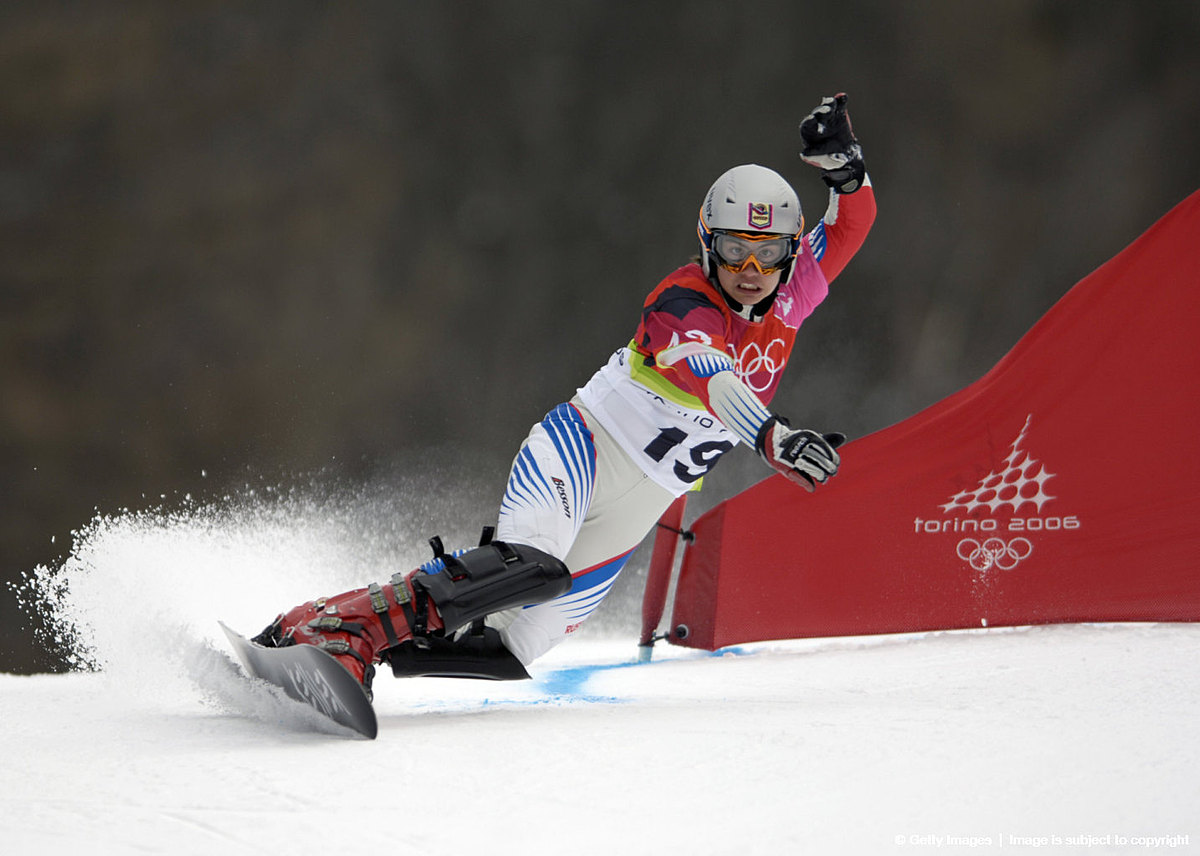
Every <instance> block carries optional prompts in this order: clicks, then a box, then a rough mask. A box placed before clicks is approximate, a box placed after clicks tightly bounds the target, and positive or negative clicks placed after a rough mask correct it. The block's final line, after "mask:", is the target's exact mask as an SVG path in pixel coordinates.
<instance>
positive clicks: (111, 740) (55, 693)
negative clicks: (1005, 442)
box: [0, 503, 1200, 854]
mask: <svg viewBox="0 0 1200 856" xmlns="http://www.w3.org/2000/svg"><path fill="white" fill-rule="evenodd" d="M353 517H354V515H353V514H351V515H350V516H349V518H347V517H341V518H339V517H338V515H336V514H332V515H331V514H330V509H329V508H328V507H320V508H307V507H304V508H297V507H296V506H295V505H291V504H287V503H283V504H281V505H280V506H279V507H278V508H275V509H274V510H271V509H269V508H266V507H263V508H259V509H258V510H257V511H255V513H254V514H249V515H248V514H246V513H245V512H244V510H243V511H242V512H235V513H231V512H229V511H228V510H226V511H221V512H216V511H212V510H197V511H192V512H189V513H186V514H180V515H175V516H168V515H164V516H154V515H140V516H139V515H127V516H124V517H119V518H116V519H109V520H100V521H97V522H95V523H94V524H93V525H92V527H90V528H89V530H87V531H85V532H83V533H81V535H80V537H79V538H78V539H77V542H76V545H75V548H74V550H73V552H72V555H71V557H69V558H68V559H67V561H66V562H65V563H63V565H62V566H61V567H60V568H57V569H56V570H54V571H50V570H48V569H41V570H40V572H39V574H38V578H37V579H36V580H31V583H30V586H29V589H30V591H26V592H25V593H24V594H23V596H24V597H26V598H28V597H30V594H31V591H33V590H36V591H39V592H41V594H42V596H43V597H45V598H48V599H49V600H50V601H51V609H52V610H53V612H54V614H55V616H56V617H57V618H59V619H60V621H62V622H64V623H65V624H67V625H73V626H74V627H75V628H76V633H77V634H78V639H77V640H76V645H77V647H78V648H79V650H81V651H86V652H88V658H89V659H90V661H91V662H93V663H94V664H96V665H99V666H101V667H102V669H103V670H102V671H101V672H99V673H71V674H66V675H43V676H34V677H17V676H12V675H0V716H2V717H3V721H4V722H5V723H6V728H5V731H4V757H5V768H6V771H7V774H6V775H5V776H4V777H3V782H2V783H0V836H2V839H0V840H3V841H4V842H5V848H4V849H5V852H9V853H27V852H44V853H74V852H79V851H81V850H83V851H86V852H93V853H94V852H99V853H127V852H128V853H133V852H168V851H169V852H172V853H176V854H191V853H197V854H199V853H204V854H210V853H212V852H214V851H220V852H225V853H281V852H295V851H296V850H297V849H298V848H302V849H304V850H310V849H311V850H314V851H316V852H320V851H325V850H327V849H329V848H336V849H338V850H343V849H344V850H347V851H348V852H354V853H364V852H386V853H389V854H406V853H414V854H417V853H420V854H443V853H464V852H479V853H489V854H492V853H535V854H541V853H551V852H570V853H583V854H589V853H598V854H601V853H602V854H609V853H632V854H639V853H664V852H685V853H697V854H725V853H729V854H734V853H737V854H743V853H823V854H824V853H829V854H837V853H863V854H874V853H900V852H902V853H924V852H937V853H954V852H979V851H981V850H982V851H983V852H989V851H992V850H999V849H1003V850H1004V851H1005V852H1025V851H1029V852H1033V851H1035V850H1036V851H1039V852H1060V853H1084V852H1088V853H1105V852H1108V853H1140V852H1147V851H1148V850H1170V851H1172V852H1188V851H1195V850H1198V849H1200V809H1198V808H1197V806H1198V805H1200V775H1198V774H1197V771H1198V770H1200V724H1198V722H1197V716H1196V713H1195V707H1196V702H1197V700H1200V675H1198V674H1197V665H1196V664H1197V663H1198V662H1200V627H1196V626H1191V625H1121V626H1082V627H1056V628H1035V629H1024V630H991V631H974V632H967V633H945V634H927V635H921V636H904V637H876V638H862V639H842V640H810V641H804V642H780V643H771V644H763V645H756V646H750V647H747V648H744V649H737V650H735V651H728V652H723V653H719V654H717V655H707V654H704V653H702V652H693V651H685V650H680V649H670V648H663V649H662V650H660V651H658V652H656V659H655V661H654V662H652V663H650V664H641V665H638V664H635V663H633V662H632V661H633V660H634V640H633V638H632V637H631V636H628V637H625V638H620V639H606V638H602V637H601V636H599V635H596V634H592V635H591V636H590V637H589V636H586V635H585V636H584V638H581V639H577V640H572V641H570V642H568V643H566V644H564V645H563V646H561V647H560V648H558V649H556V650H555V651H553V652H552V653H551V654H550V655H548V656H547V657H546V658H545V659H544V660H542V661H539V663H538V664H536V665H535V668H534V670H533V671H534V677H535V679H534V680H533V681H531V682H524V683H511V684H492V683H482V682H473V681H450V680H430V679H425V680H409V681H397V680H393V679H392V678H390V676H387V675H381V677H380V679H379V681H378V682H377V690H376V697H377V698H376V707H377V710H378V712H379V715H380V736H379V739H378V740H376V741H373V742H371V741H363V740H358V739H354V738H351V737H348V736H346V735H344V734H338V733H334V731H333V730H332V729H331V728H328V727H326V726H324V725H323V724H322V723H320V722H319V721H317V720H316V719H315V718H314V717H313V716H311V715H310V714H309V713H308V712H307V710H306V709H303V708H299V707H297V706H295V705H294V704H292V703H291V702H288V701H287V700H286V699H280V698H279V697H278V696H276V695H274V694H273V693H272V692H270V691H269V690H268V689H266V688H264V687H262V686H259V685H254V684H252V683H251V682H250V681H249V680H247V679H245V678H243V677H242V676H241V674H240V672H239V670H238V667H237V666H235V665H234V663H233V660H232V658H231V656H230V653H229V652H228V651H227V650H226V649H225V646H224V645H223V643H222V642H221V641H220V635H219V630H218V628H217V625H216V619H217V618H218V617H219V618H223V619H225V620H227V621H229V622H230V623H231V624H232V625H233V626H235V627H238V628H239V629H242V630H245V631H250V630H257V629H258V628H259V626H260V625H262V624H263V623H265V621H266V620H267V619H269V618H270V617H271V613H272V612H273V611H274V610H276V609H278V608H279V607H280V606H285V605H290V604H291V603H292V602H294V601H298V600H302V599H305V598H307V597H310V596H313V595H315V594H319V593H323V592H326V591H331V590H333V589H335V588H339V587H347V586H349V585H353V584H356V583H360V582H363V581H365V580H366V579H371V578H375V577H377V576H383V574H382V571H381V570H380V572H378V573H374V574H372V573H371V571H372V569H373V568H375V565H376V563H384V562H385V561H391V560H393V559H395V558H396V557H395V556H392V555H390V554H389V550H390V549H391V548H382V547H381V548H378V549H377V548H376V547H373V546H371V545H370V544H366V546H364V544H365V542H364V541H363V540H362V538H361V537H359V534H358V533H357V531H356V528H355V526H352V525H351V526H348V525H346V520H347V519H353ZM339 521H340V522H339ZM350 544H353V545H354V546H353V547H351V546H349V545H350ZM335 567H336V568H338V569H339V570H338V571H336V572H335V571H333V570H332V569H333V568H335ZM339 574H342V575H345V576H350V577H353V579H343V578H340V577H339V576H338V575H339ZM606 606H607V605H606ZM1056 839H1057V840H1056Z"/></svg>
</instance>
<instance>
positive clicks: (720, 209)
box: [696, 163, 804, 282]
mask: <svg viewBox="0 0 1200 856" xmlns="http://www.w3.org/2000/svg"><path fill="white" fill-rule="evenodd" d="M696 231H697V232H698V234H699V236H700V262H701V267H702V268H703V269H704V273H705V275H706V276H712V274H713V266H712V262H711V261H710V259H711V258H712V257H713V256H714V253H713V237H714V234H715V233H726V232H730V233H735V234H738V235H751V236H755V237H758V236H763V235H780V236H784V237H787V238H789V239H790V240H791V249H790V252H788V254H787V257H786V259H785V261H784V262H783V263H782V264H780V265H778V267H782V268H783V274H782V278H781V280H780V281H781V282H786V281H787V278H788V277H789V276H790V275H791V272H792V265H793V264H794V263H795V261H796V250H797V249H798V248H799V246H800V234H801V232H803V231H804V215H803V214H802V213H801V211H800V198H799V197H798V196H797V195H796V191H794V190H792V186H791V185H790V184H788V183H787V181H785V180H784V178H783V176H781V175H780V174H779V173H777V172H775V170H773V169H767V168H766V167H765V166H759V165H758V164H752V163H751V164H743V165H742V166H735V167H734V168H733V169H730V170H728V171H726V172H725V173H724V174H723V175H722V176H721V177H720V178H718V179H717V180H716V181H715V182H713V186H712V187H710V188H709V190H708V195H707V196H705V197H704V205H703V206H701V208H700V222H699V224H698V225H697V227H696ZM718 260H719V256H718Z"/></svg>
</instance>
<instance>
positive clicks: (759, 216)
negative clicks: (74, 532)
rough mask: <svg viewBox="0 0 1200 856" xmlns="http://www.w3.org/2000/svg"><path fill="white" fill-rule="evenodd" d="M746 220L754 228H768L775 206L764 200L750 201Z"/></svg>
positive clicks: (772, 218)
mask: <svg viewBox="0 0 1200 856" xmlns="http://www.w3.org/2000/svg"><path fill="white" fill-rule="evenodd" d="M749 208H750V210H749V212H748V214H747V217H746V219H747V221H748V222H749V224H750V225H751V226H753V227H754V228H755V229H769V228H771V223H772V221H773V220H774V213H775V210H774V209H775V206H773V205H770V204H768V203H766V202H751V203H750V206H749Z"/></svg>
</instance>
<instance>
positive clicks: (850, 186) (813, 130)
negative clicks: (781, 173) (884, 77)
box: [800, 92, 866, 193]
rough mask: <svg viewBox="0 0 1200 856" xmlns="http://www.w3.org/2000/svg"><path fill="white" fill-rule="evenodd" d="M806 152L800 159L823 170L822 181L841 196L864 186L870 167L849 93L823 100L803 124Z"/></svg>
mask: <svg viewBox="0 0 1200 856" xmlns="http://www.w3.org/2000/svg"><path fill="white" fill-rule="evenodd" d="M800 140H801V141H802V142H803V143H804V150H803V151H801V152H800V158H801V160H803V161H804V162H805V163H806V164H810V165H811V166H815V167H817V169H819V170H821V178H822V179H824V181H825V183H826V184H827V185H829V186H830V187H832V188H833V189H834V190H835V191H836V192H838V193H853V192H854V191H856V190H858V189H859V188H860V187H862V184H863V177H864V176H865V175H866V167H865V166H864V165H863V153H862V146H860V145H859V144H858V140H857V139H856V138H855V136H854V128H852V127H851V125H850V114H849V113H847V112H846V93H845V92H839V93H838V94H837V95H835V96H833V97H832V98H828V97H827V98H822V99H821V103H820V105H819V106H818V107H817V108H816V109H815V110H813V111H812V112H811V113H809V114H808V115H807V116H805V117H804V121H802V122H801V123H800Z"/></svg>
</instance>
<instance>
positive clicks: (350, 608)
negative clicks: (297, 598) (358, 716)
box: [251, 527, 571, 693]
mask: <svg viewBox="0 0 1200 856" xmlns="http://www.w3.org/2000/svg"><path fill="white" fill-rule="evenodd" d="M492 535H493V530H492V528H491V527H488V528H486V529H484V532H483V537H482V538H481V539H480V544H479V546H478V547H475V548H473V549H470V550H467V551H465V552H461V553H459V554H450V553H447V552H446V551H445V548H444V547H443V545H442V541H441V539H440V538H438V537H436V536H435V537H434V538H431V539H430V542H429V543H430V545H431V546H432V548H433V553H434V557H433V560H432V561H430V562H427V563H426V564H425V565H422V566H421V567H420V568H418V569H417V570H415V571H411V572H409V573H408V574H394V575H393V576H392V578H391V580H390V581H389V582H388V583H387V584H386V585H380V584H379V583H371V584H370V585H369V586H367V587H366V588H360V589H355V590H353V591H349V592H346V593H345V594H341V595H337V596H336V597H329V598H318V599H317V600H314V601H310V602H308V603H304V604H301V605H300V606H297V607H295V608H294V609H292V610H290V611H289V612H286V613H283V614H281V615H279V616H278V617H276V619H275V620H274V621H273V622H271V624H270V625H268V626H267V627H266V628H265V629H264V630H263V631H262V632H261V633H259V634H258V635H257V636H255V637H254V638H253V640H251V641H253V642H255V643H257V644H259V645H262V646H263V647H267V648H286V647H289V646H291V645H314V646H316V647H318V648H321V649H322V650H324V651H326V652H328V653H329V654H331V655H333V656H334V657H335V658H336V659H337V661H338V662H339V663H341V664H342V665H343V666H344V667H345V668H346V669H347V670H348V671H349V672H350V673H351V674H352V675H353V676H354V677H355V679H357V680H358V681H359V682H360V683H361V684H362V685H363V687H364V688H365V689H366V690H367V691H368V693H369V692H370V687H371V683H372V681H373V679H374V675H375V668H374V666H375V664H376V663H380V662H386V663H388V665H390V666H391V668H392V672H393V674H395V675H396V676H397V677H416V676H422V675H426V676H435V675H436V676H441V677H470V678H484V679H489V680H519V679H522V678H528V677H529V674H528V673H527V672H526V671H525V668H524V666H523V665H522V664H521V662H520V661H519V660H518V659H517V658H516V657H515V656H513V654H512V653H511V652H510V651H508V649H507V648H505V647H504V644H503V642H502V641H501V639H500V634H499V633H498V632H497V631H496V630H495V629H494V628H491V627H487V626H486V625H485V624H484V618H485V617H486V616H488V615H491V614H492V613H495V612H500V611H501V610H505V609H511V608H513V607H521V606H528V605H530V604H535V603H542V602H544V601H547V600H550V599H551V598H555V597H558V596H560V595H563V594H566V592H568V591H569V590H570V588H571V572H570V571H569V570H568V569H567V566H566V565H564V564H563V563H562V562H561V561H560V560H558V559H556V558H555V557H553V556H551V555H550V554H549V553H545V552H543V551H541V550H538V549H537V548H535V547H530V546H528V545H525V544H510V543H508V542H505V541H495V540H493V539H492Z"/></svg>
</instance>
